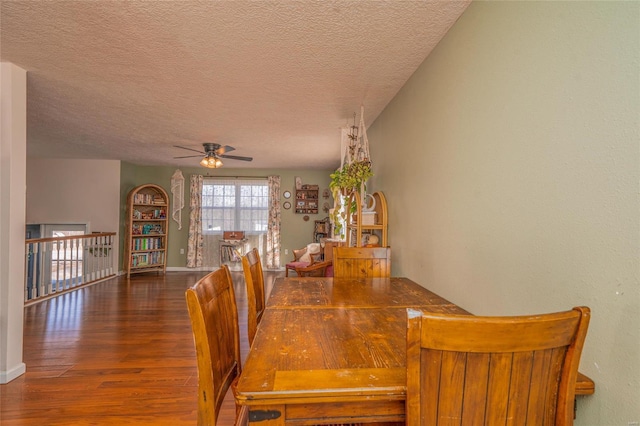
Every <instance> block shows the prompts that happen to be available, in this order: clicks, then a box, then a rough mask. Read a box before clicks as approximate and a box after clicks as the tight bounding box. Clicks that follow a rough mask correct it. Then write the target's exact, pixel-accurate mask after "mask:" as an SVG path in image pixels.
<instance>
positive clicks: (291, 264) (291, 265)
mask: <svg viewBox="0 0 640 426" xmlns="http://www.w3.org/2000/svg"><path fill="white" fill-rule="evenodd" d="M309 264H310V262H289V263H287V269H296V268H306V267H307V266H309Z"/></svg>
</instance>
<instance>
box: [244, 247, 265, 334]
mask: <svg viewBox="0 0 640 426" xmlns="http://www.w3.org/2000/svg"><path fill="white" fill-rule="evenodd" d="M242 270H243V271H244V281H245V283H246V285H247V335H248V336H249V345H251V344H252V343H253V338H254V337H255V335H256V331H257V329H258V324H260V320H261V319H262V314H263V313H264V308H265V301H264V274H263V272H262V262H261V261H260V253H259V252H258V249H257V248H255V247H254V248H253V249H252V250H250V251H249V252H248V253H247V254H246V255H244V256H243V257H242Z"/></svg>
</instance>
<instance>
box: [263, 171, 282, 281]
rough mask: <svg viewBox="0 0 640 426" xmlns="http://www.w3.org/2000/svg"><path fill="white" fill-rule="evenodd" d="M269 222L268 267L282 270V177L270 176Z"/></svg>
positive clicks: (268, 178)
mask: <svg viewBox="0 0 640 426" xmlns="http://www.w3.org/2000/svg"><path fill="white" fill-rule="evenodd" d="M267 182H268V184H269V221H268V226H267V256H266V258H267V259H266V260H267V262H266V265H265V266H266V267H267V268H269V269H277V268H280V176H268V177H267Z"/></svg>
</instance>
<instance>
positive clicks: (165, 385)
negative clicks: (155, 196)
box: [0, 271, 284, 426]
mask: <svg viewBox="0 0 640 426" xmlns="http://www.w3.org/2000/svg"><path fill="white" fill-rule="evenodd" d="M205 274H206V272H167V273H166V274H165V275H156V274H153V273H152V274H143V275H134V276H132V277H131V279H130V280H127V278H126V276H123V277H117V278H114V279H110V280H108V281H105V282H102V283H98V284H95V285H93V286H89V287H86V288H84V289H80V290H78V291H74V292H71V293H67V294H64V295H61V296H58V297H57V298H53V299H50V300H48V301H44V302H42V303H39V304H36V305H33V306H29V307H27V308H25V312H24V314H25V315H24V362H25V363H26V365H27V372H26V373H25V374H24V375H22V376H21V377H19V378H17V379H15V380H14V381H12V382H11V383H8V384H6V385H0V424H1V425H2V426H14V425H39V426H48V425H171V426H180V425H189V426H193V425H195V424H196V410H197V399H196V397H197V395H196V394H197V371H196V358H195V349H194V346H193V336H192V334H191V325H190V323H189V316H188V313H187V307H186V303H185V298H184V292H185V289H187V287H189V286H191V285H193V284H194V283H195V282H196V281H197V280H198V279H199V278H201V277H202V276H204V275H205ZM283 275H284V272H268V271H265V287H266V294H269V292H270V290H271V287H272V285H273V280H274V279H275V277H276V276H283ZM232 276H233V280H234V287H235V291H236V298H237V301H238V311H239V312H238V314H239V322H240V339H241V350H242V355H243V359H244V358H246V355H247V352H248V350H249V344H248V341H247V300H246V290H245V284H244V278H243V276H242V273H241V272H232ZM234 417H235V407H234V403H233V397H232V395H231V393H230V392H229V394H228V395H227V399H226V400H225V403H224V405H223V408H222V414H221V418H220V420H219V421H218V425H233V419H234Z"/></svg>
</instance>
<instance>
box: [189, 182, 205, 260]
mask: <svg viewBox="0 0 640 426" xmlns="http://www.w3.org/2000/svg"><path fill="white" fill-rule="evenodd" d="M203 181H204V178H203V177H202V175H191V186H190V192H191V198H190V200H189V242H188V244H187V268H199V267H201V266H202V248H203V241H202V208H201V203H202V182H203Z"/></svg>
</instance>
